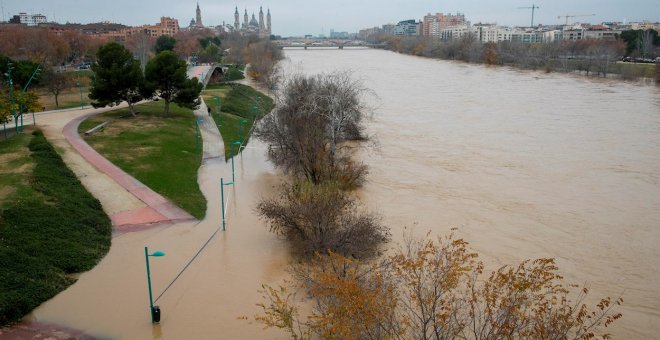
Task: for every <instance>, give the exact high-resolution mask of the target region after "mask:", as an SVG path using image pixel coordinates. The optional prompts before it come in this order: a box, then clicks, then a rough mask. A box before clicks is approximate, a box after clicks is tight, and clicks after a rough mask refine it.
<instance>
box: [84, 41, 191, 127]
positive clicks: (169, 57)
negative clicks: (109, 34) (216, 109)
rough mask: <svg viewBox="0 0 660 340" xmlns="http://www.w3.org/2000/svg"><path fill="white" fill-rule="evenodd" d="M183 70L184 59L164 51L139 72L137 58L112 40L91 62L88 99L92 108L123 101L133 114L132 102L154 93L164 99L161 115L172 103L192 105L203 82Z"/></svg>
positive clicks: (184, 67)
mask: <svg viewBox="0 0 660 340" xmlns="http://www.w3.org/2000/svg"><path fill="white" fill-rule="evenodd" d="M186 70H187V67H186V62H185V61H183V60H181V59H179V57H178V56H177V55H176V54H175V53H174V52H172V51H169V50H164V51H162V52H160V53H158V55H156V56H155V57H154V58H153V59H150V60H149V61H148V62H147V64H146V66H145V70H144V72H143V71H142V69H141V67H140V61H138V60H137V59H135V58H134V57H133V55H132V53H131V52H130V51H129V50H128V49H126V48H125V47H124V46H122V45H120V44H118V43H115V42H112V43H109V44H107V45H104V46H102V47H101V48H100V49H99V51H98V53H97V62H96V64H94V65H92V71H93V72H94V78H93V81H92V88H91V89H90V93H89V98H90V99H92V100H93V102H92V105H93V106H94V107H103V106H107V105H117V104H119V103H121V102H123V101H125V102H127V103H128V106H129V109H130V111H131V114H133V115H135V109H134V104H135V103H137V102H139V101H140V100H142V99H145V98H147V99H148V98H151V97H152V96H153V95H154V94H155V95H158V96H159V97H160V98H162V99H163V100H164V101H165V115H167V114H168V113H169V105H170V103H172V102H174V103H177V104H179V105H180V106H184V107H188V108H196V107H198V106H199V104H200V99H199V94H200V92H201V91H202V87H203V85H202V84H201V83H199V81H198V80H197V78H192V79H188V78H187V74H186Z"/></svg>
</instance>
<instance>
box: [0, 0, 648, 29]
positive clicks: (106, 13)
mask: <svg viewBox="0 0 660 340" xmlns="http://www.w3.org/2000/svg"><path fill="white" fill-rule="evenodd" d="M0 3H1V4H2V12H3V15H4V20H7V19H8V18H10V17H11V15H14V14H18V13H19V12H27V13H30V14H35V13H41V14H44V15H46V16H47V17H48V20H49V21H57V22H61V23H64V22H67V21H68V22H78V23H89V22H98V21H111V22H117V23H122V24H126V25H131V26H138V25H143V24H153V23H156V22H158V21H159V20H160V19H159V18H160V17H161V16H170V17H174V18H176V19H179V25H180V26H182V27H184V26H187V25H188V24H189V23H190V19H192V18H194V16H195V6H196V1H192V0H107V1H97V0H87V1H85V0H0ZM532 4H535V5H536V6H539V7H540V8H539V9H537V10H536V12H535V17H534V23H535V24H558V23H563V22H565V19H564V18H561V19H559V18H557V17H558V16H560V15H567V14H568V15H578V14H580V15H581V14H596V15H595V16H593V17H591V16H589V17H579V18H575V19H572V18H571V19H569V20H575V21H582V22H591V23H600V22H602V21H628V22H629V21H643V20H650V21H653V22H658V21H660V1H659V0H545V1H534V0H529V1H527V0H497V1H495V0H446V1H437V2H434V1H421V0H407V1H406V0H330V1H320V0H277V1H275V0H270V2H268V1H265V0H264V1H258V0H241V1H233V2H232V1H222V0H214V1H210V0H200V1H199V6H200V8H201V10H202V22H203V24H204V25H206V26H209V25H219V24H221V23H222V22H223V21H225V22H226V23H233V22H234V7H235V6H238V8H239V12H240V13H241V21H242V18H243V12H244V10H245V9H247V11H248V14H250V15H252V12H254V13H255V14H256V15H258V13H259V6H260V5H261V6H263V8H264V13H265V12H266V9H267V8H270V11H271V14H272V23H273V34H277V35H282V36H292V35H303V34H315V35H316V34H321V33H324V34H326V35H328V34H329V33H330V29H334V30H335V31H339V32H341V31H348V32H357V31H358V30H359V29H362V28H367V27H374V26H380V25H382V24H386V23H396V22H398V21H400V20H406V19H416V20H420V19H422V17H423V16H424V15H425V14H426V13H436V12H442V13H456V12H461V13H464V14H465V17H466V19H467V20H469V21H471V22H472V23H477V22H489V23H490V22H496V23H498V24H501V25H508V26H514V25H529V24H530V19H531V10H530V9H518V7H530V6H532Z"/></svg>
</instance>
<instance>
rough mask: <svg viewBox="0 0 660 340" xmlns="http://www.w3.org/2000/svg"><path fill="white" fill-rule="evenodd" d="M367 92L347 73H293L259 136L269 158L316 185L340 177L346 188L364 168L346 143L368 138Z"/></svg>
mask: <svg viewBox="0 0 660 340" xmlns="http://www.w3.org/2000/svg"><path fill="white" fill-rule="evenodd" d="M368 92H369V91H368V90H367V89H366V88H364V87H363V86H362V84H361V82H359V81H356V80H353V79H351V77H350V75H349V74H348V73H346V72H344V73H332V74H321V75H317V76H314V77H306V76H302V75H295V76H293V77H292V78H291V79H289V80H288V82H287V83H286V84H285V86H284V90H283V91H282V94H281V96H280V98H279V101H278V103H277V107H276V108H275V110H274V112H272V113H271V114H270V115H268V116H267V117H265V118H264V119H263V121H262V123H261V124H260V125H259V127H258V128H257V129H256V130H255V135H256V136H257V137H258V138H260V139H261V140H263V141H265V142H266V143H267V144H269V152H268V156H269V158H270V160H271V161H272V162H273V163H274V164H275V165H277V166H280V167H282V168H283V169H284V170H285V171H286V172H287V173H290V174H292V175H293V176H295V177H297V178H306V179H307V180H309V181H311V182H313V183H315V184H319V183H322V182H324V181H328V180H331V181H335V180H338V181H340V182H341V184H340V185H341V186H342V187H345V188H348V187H354V186H356V185H358V184H359V183H361V182H362V181H363V178H364V175H365V174H366V167H365V166H364V165H361V164H359V163H356V162H353V161H351V159H350V147H349V146H348V145H347V144H346V142H348V141H355V140H363V139H365V138H366V137H365V134H364V125H363V124H364V121H365V119H366V116H367V114H368V112H369V108H368V107H367V106H366V105H365V104H364V101H363V96H364V95H365V94H367V93H368ZM344 179H346V180H347V182H343V180H344Z"/></svg>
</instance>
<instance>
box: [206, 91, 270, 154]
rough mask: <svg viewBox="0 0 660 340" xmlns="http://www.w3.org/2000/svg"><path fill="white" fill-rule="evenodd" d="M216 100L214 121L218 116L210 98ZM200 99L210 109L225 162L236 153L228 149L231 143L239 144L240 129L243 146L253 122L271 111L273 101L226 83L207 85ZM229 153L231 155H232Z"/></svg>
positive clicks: (262, 95) (235, 149)
mask: <svg viewBox="0 0 660 340" xmlns="http://www.w3.org/2000/svg"><path fill="white" fill-rule="evenodd" d="M215 96H218V97H220V102H221V104H222V105H221V114H220V119H219V120H218V118H217V117H218V116H217V114H218V112H217V107H216V104H215V101H213V97H215ZM202 97H203V98H204V102H206V105H208V106H209V107H211V110H212V111H211V112H212V114H213V118H214V119H215V120H216V123H217V124H218V128H219V129H220V134H221V135H222V139H223V141H224V144H225V158H227V159H229V158H230V157H232V156H233V155H234V154H236V153H237V152H238V149H237V148H235V147H234V148H232V145H231V144H232V143H233V142H234V141H237V140H240V137H241V125H240V121H241V120H244V121H245V123H246V124H245V125H244V127H243V145H247V143H248V141H249V139H250V136H249V135H248V131H251V129H252V125H253V124H254V121H255V119H257V120H258V119H259V118H261V117H263V116H264V115H265V114H267V113H268V112H270V111H271V110H272V109H273V106H274V105H273V99H272V98H270V97H268V96H266V95H265V94H263V93H261V92H259V91H257V90H255V89H253V88H252V87H250V86H246V85H241V84H236V83H228V84H220V85H210V86H207V87H206V90H204V91H203V92H202ZM232 149H233V152H232Z"/></svg>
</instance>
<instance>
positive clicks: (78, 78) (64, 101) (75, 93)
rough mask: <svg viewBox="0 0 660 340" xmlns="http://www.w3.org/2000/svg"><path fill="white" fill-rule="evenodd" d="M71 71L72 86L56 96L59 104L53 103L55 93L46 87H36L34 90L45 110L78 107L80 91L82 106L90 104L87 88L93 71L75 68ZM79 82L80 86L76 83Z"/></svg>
mask: <svg viewBox="0 0 660 340" xmlns="http://www.w3.org/2000/svg"><path fill="white" fill-rule="evenodd" d="M69 73H71V74H70V76H71V79H72V86H71V87H70V88H68V89H65V90H63V91H62V92H60V94H59V96H58V98H57V99H58V102H59V106H56V105H55V95H53V94H52V93H51V92H50V91H49V90H48V88H46V87H37V88H36V89H35V90H36V91H37V94H38V95H39V103H40V104H41V106H43V107H45V108H46V110H48V111H50V110H61V109H70V108H73V107H80V102H81V91H82V103H83V105H84V106H87V105H89V104H90V102H91V100H90V99H89V97H87V96H88V95H89V88H90V86H91V83H92V79H91V78H92V76H93V72H92V71H91V70H76V71H73V72H69ZM77 83H80V85H81V86H80V87H78V86H77V85H76V84H77Z"/></svg>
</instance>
